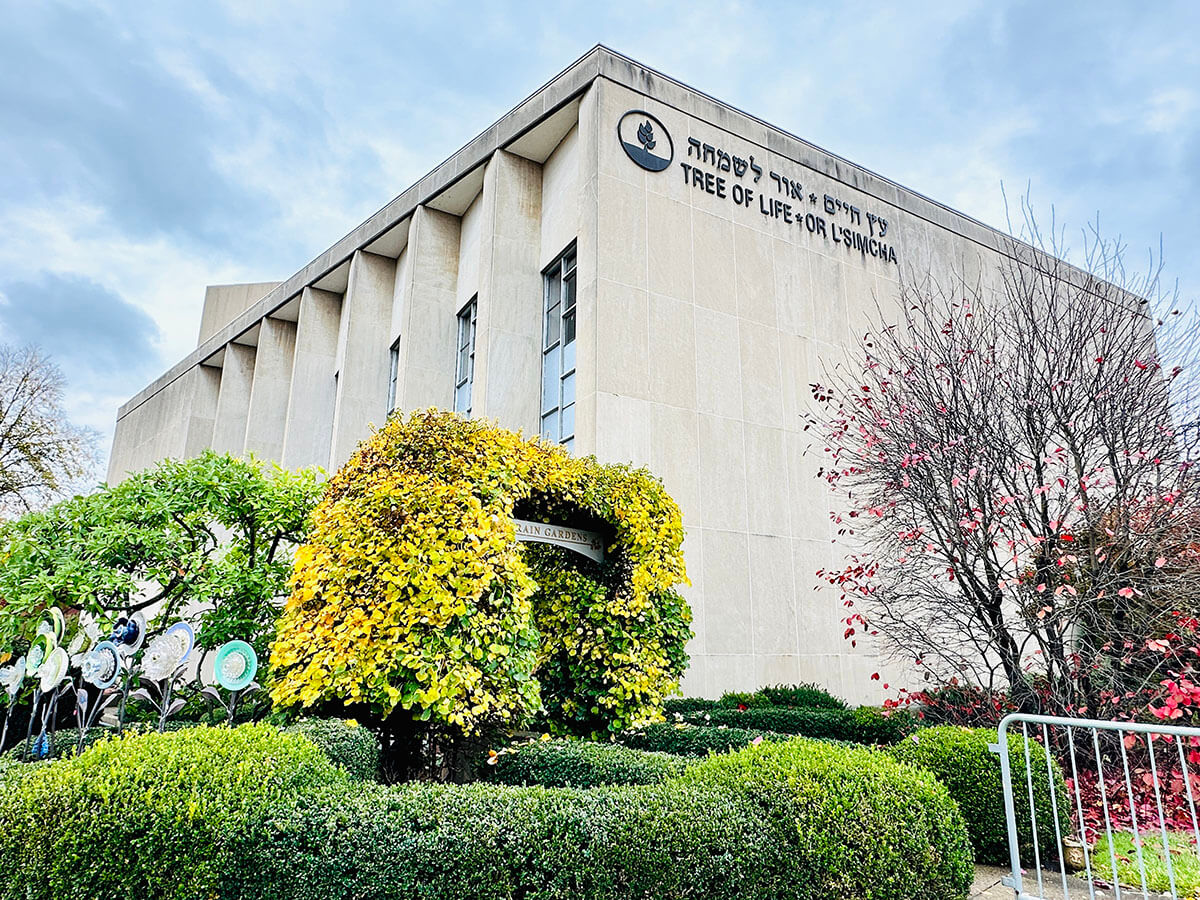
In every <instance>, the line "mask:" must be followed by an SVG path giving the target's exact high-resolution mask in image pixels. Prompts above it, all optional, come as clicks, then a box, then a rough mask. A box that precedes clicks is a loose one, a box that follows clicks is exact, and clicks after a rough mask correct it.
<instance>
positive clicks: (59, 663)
mask: <svg viewBox="0 0 1200 900" xmlns="http://www.w3.org/2000/svg"><path fill="white" fill-rule="evenodd" d="M70 665H71V658H70V657H69V656H67V651H66V650H64V649H63V648H62V647H55V648H54V649H53V650H51V651H50V655H49V656H47V657H46V661H45V662H44V663H42V665H41V666H40V667H39V668H38V678H40V679H41V682H42V683H41V688H42V693H43V694H44V693H48V692H49V691H52V690H54V689H55V688H56V687H58V683H59V682H60V681H62V680H63V676H64V675H66V674H67V668H68V667H69V666H70Z"/></svg>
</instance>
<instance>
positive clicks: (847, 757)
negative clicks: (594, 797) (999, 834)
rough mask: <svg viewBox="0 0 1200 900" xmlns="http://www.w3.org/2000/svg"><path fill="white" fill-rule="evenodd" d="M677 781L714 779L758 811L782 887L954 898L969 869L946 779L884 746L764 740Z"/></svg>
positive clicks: (795, 892)
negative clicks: (882, 748) (902, 763)
mask: <svg viewBox="0 0 1200 900" xmlns="http://www.w3.org/2000/svg"><path fill="white" fill-rule="evenodd" d="M681 780H682V781H685V782H688V783H691V784H700V785H712V786H719V787H721V788H723V789H725V790H728V791H732V792H733V793H734V794H735V795H737V796H740V797H742V798H744V799H745V800H746V801H747V802H748V803H750V804H752V805H754V806H756V807H757V808H758V809H759V810H761V812H762V816H763V821H764V823H765V824H766V825H767V827H768V829H769V831H770V836H771V841H770V843H769V844H768V846H769V847H770V850H769V851H768V852H769V853H770V854H771V855H772V860H771V864H772V866H773V867H774V868H773V869H772V871H774V872H776V873H778V875H779V876H782V882H783V883H784V884H786V885H788V886H789V889H788V891H787V893H786V896H796V897H822V898H826V897H860V898H884V897H923V898H951V897H954V898H961V897H965V896H966V892H967V889H968V888H969V887H970V885H971V881H972V878H973V877H974V865H973V863H972V858H971V847H970V842H969V840H968V837H967V831H966V827H965V825H964V822H963V818H962V814H961V813H960V812H959V810H958V807H957V806H956V805H955V804H954V801H953V800H951V798H950V795H949V793H947V791H946V788H945V787H943V786H942V785H941V784H939V783H938V782H937V780H936V779H934V778H933V777H932V776H931V775H929V774H928V773H923V772H921V771H920V770H915V769H912V768H910V767H906V766H900V765H898V764H896V763H895V761H894V760H892V759H890V758H889V757H888V756H887V754H884V753H880V752H877V751H874V750H870V749H867V748H848V747H835V746H831V745H829V744H827V743H823V742H820V741H811V740H792V741H787V742H786V743H777V744H776V743H763V744H760V745H758V746H756V747H749V748H746V749H745V750H741V751H738V752H737V753H729V754H724V755H720V756H712V757H709V758H708V759H706V760H704V761H702V762H699V763H697V764H696V765H694V766H692V767H690V768H689V769H688V771H687V772H686V773H685V774H684V775H683V776H682V778H681ZM780 847H782V848H783V852H782V853H778V848H780ZM775 854H778V855H775Z"/></svg>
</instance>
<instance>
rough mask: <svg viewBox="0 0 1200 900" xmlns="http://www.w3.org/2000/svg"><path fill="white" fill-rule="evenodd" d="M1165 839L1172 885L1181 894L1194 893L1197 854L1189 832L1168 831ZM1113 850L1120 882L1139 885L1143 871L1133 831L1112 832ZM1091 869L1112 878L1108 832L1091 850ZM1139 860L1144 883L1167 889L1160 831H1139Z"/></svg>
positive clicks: (1199, 883)
mask: <svg viewBox="0 0 1200 900" xmlns="http://www.w3.org/2000/svg"><path fill="white" fill-rule="evenodd" d="M1167 843H1168V844H1169V845H1170V848H1171V868H1172V869H1173V870H1174V873H1175V889H1176V891H1177V892H1178V896H1180V897H1195V896H1197V894H1200V857H1197V855H1196V847H1195V844H1194V841H1193V839H1192V835H1191V834H1190V833H1184V832H1169V833H1168V835H1167ZM1113 850H1114V851H1115V854H1116V857H1117V877H1118V879H1119V880H1120V882H1121V884H1123V885H1129V886H1131V887H1135V888H1137V889H1139V890H1140V889H1141V886H1142V875H1141V870H1140V869H1139V868H1138V855H1137V848H1136V847H1134V844H1133V835H1132V834H1130V833H1129V832H1126V831H1119V832H1116V833H1114V834H1113ZM1091 857H1092V872H1094V873H1095V875H1096V877H1098V878H1103V879H1104V880H1106V881H1107V880H1109V879H1110V878H1112V859H1111V857H1110V856H1109V848H1108V836H1107V835H1101V837H1100V840H1098V841H1097V842H1096V847H1095V849H1093V850H1092V851H1091ZM1142 863H1143V865H1144V866H1145V867H1146V887H1147V889H1149V890H1152V891H1169V890H1170V889H1171V882H1170V879H1169V878H1168V874H1167V862H1166V856H1165V855H1164V853H1163V842H1162V834H1161V833H1160V832H1157V831H1154V832H1149V831H1148V832H1143V833H1142Z"/></svg>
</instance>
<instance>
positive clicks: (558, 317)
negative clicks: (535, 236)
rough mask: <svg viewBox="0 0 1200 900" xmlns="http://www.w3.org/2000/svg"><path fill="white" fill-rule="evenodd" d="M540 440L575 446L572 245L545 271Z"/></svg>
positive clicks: (573, 268) (573, 256)
mask: <svg viewBox="0 0 1200 900" xmlns="http://www.w3.org/2000/svg"><path fill="white" fill-rule="evenodd" d="M544 277H545V310H546V315H545V324H544V326H543V334H544V337H543V340H542V437H544V438H547V439H549V440H551V441H556V442H558V443H560V444H562V445H563V446H565V447H566V448H567V449H568V450H570V449H571V448H572V447H573V446H574V444H575V245H574V244H572V245H571V246H570V247H568V248H567V249H566V250H565V251H564V252H563V255H562V256H560V257H559V258H558V259H557V260H555V261H554V263H553V264H552V265H551V266H550V268H548V269H547V270H546V272H545V275H544Z"/></svg>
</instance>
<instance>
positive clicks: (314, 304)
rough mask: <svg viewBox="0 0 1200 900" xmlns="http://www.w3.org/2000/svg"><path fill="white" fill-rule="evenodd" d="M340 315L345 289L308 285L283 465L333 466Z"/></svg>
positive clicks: (294, 365)
mask: <svg viewBox="0 0 1200 900" xmlns="http://www.w3.org/2000/svg"><path fill="white" fill-rule="evenodd" d="M341 314H342V296H341V294H334V293H331V292H330V291H322V290H319V289H317V288H311V287H306V288H305V289H304V293H303V294H301V295H300V314H299V317H298V318H297V320H296V350H295V355H294V357H293V363H292V378H291V384H290V385H289V391H288V401H287V422H286V424H285V427H284V438H283V451H282V461H283V467H284V468H285V469H300V468H304V467H306V466H328V465H329V453H330V448H331V446H332V441H333V408H334V404H335V403H336V396H335V392H334V391H335V385H334V377H333V376H334V372H335V371H336V368H335V359H336V358H337V344H338V326H339V321H340V318H341Z"/></svg>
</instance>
